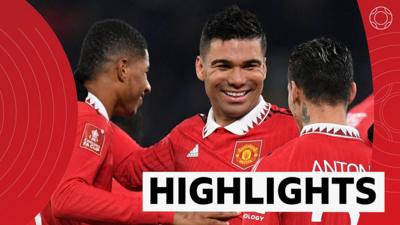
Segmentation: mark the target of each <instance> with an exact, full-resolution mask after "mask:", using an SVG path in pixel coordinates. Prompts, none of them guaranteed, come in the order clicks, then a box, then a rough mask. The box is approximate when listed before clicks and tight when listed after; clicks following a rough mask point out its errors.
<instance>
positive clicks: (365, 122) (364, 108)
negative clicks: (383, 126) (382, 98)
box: [347, 95, 374, 143]
mask: <svg viewBox="0 0 400 225" xmlns="http://www.w3.org/2000/svg"><path fill="white" fill-rule="evenodd" d="M373 122H374V96H373V95H370V96H368V97H367V98H366V99H364V101H362V102H361V103H360V104H358V105H356V106H354V107H353V108H352V109H351V110H350V112H349V113H347V124H348V125H349V126H352V127H355V128H357V130H358V131H359V132H360V135H361V138H362V139H363V140H364V141H366V142H368V143H369V140H368V129H369V127H370V126H371V125H372V124H373Z"/></svg>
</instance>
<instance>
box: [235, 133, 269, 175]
mask: <svg viewBox="0 0 400 225" xmlns="http://www.w3.org/2000/svg"><path fill="white" fill-rule="evenodd" d="M261 147H262V140H254V141H236V144H235V149H234V151H233V156H232V163H233V164H234V165H235V166H238V167H239V168H241V169H242V170H246V169H248V168H250V167H252V166H253V165H254V164H255V163H256V162H257V160H258V159H259V158H260V155H261Z"/></svg>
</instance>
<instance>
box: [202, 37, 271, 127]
mask: <svg viewBox="0 0 400 225" xmlns="http://www.w3.org/2000/svg"><path fill="white" fill-rule="evenodd" d="M266 71H267V68H266V64H265V57H264V54H263V51H262V48H261V41H260V39H258V38H255V39H245V40H242V39H232V40H228V41H222V40H219V39H215V40H212V41H211V43H210V46H209V48H208V50H207V52H206V53H205V55H204V56H202V57H198V58H197V60H196V72H197V76H198V78H199V79H200V80H202V81H204V85H205V89H206V93H207V96H208V98H209V99H210V102H211V105H212V107H213V112H214V115H215V119H216V120H217V122H218V123H220V124H221V125H227V124H229V123H231V122H233V121H235V120H237V119H238V118H241V117H243V116H244V115H246V114H247V113H248V112H250V111H251V110H252V109H253V108H254V107H255V106H256V105H257V104H258V102H259V99H260V95H261V92H262V89H263V82H264V79H265V76H266ZM218 120H220V121H218ZM222 123H225V124H222Z"/></svg>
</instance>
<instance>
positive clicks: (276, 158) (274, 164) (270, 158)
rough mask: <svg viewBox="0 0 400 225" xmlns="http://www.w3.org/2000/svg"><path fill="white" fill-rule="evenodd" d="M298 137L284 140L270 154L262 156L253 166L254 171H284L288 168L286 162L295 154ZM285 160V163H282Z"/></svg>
mask: <svg viewBox="0 0 400 225" xmlns="http://www.w3.org/2000/svg"><path fill="white" fill-rule="evenodd" d="M298 145H299V138H298V137H297V138H294V139H292V140H290V141H288V142H286V143H285V144H284V145H282V146H281V147H278V148H277V149H275V150H274V151H273V152H272V153H271V154H270V155H267V156H265V157H264V158H262V159H261V160H260V161H259V162H258V163H257V165H256V168H254V170H255V171H260V172H262V171H286V170H288V162H289V161H291V160H292V159H293V158H294V154H297V153H298V152H296V150H297V149H298ZM282 162H285V163H282Z"/></svg>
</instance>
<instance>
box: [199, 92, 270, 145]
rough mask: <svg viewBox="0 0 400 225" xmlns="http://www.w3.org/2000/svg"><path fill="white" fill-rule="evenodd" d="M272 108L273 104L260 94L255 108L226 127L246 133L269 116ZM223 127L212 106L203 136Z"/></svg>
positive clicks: (242, 133)
mask: <svg viewBox="0 0 400 225" xmlns="http://www.w3.org/2000/svg"><path fill="white" fill-rule="evenodd" d="M270 109H271V104H270V103H268V102H266V101H264V98H263V97H262V96H260V102H259V103H258V105H257V106H256V107H254V109H252V110H251V111H250V112H249V113H247V114H246V115H245V116H244V117H242V118H241V119H239V120H236V121H235V122H233V123H231V124H229V125H227V126H225V127H224V128H225V129H226V130H228V131H229V132H231V133H233V134H236V135H244V134H246V133H247V132H249V130H250V129H252V128H253V127H255V126H258V125H259V124H260V123H261V122H263V121H264V120H265V118H267V116H268V114H269V111H270ZM219 127H221V125H219V124H218V123H217V122H216V121H215V119H214V112H213V110H212V108H211V109H210V111H209V112H208V116H207V123H206V125H205V126H204V128H203V138H206V137H208V136H209V135H211V134H212V133H213V132H214V131H215V130H216V129H218V128H219Z"/></svg>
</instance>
